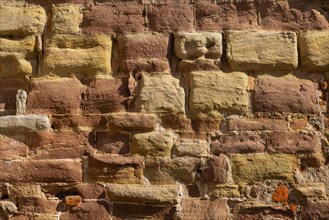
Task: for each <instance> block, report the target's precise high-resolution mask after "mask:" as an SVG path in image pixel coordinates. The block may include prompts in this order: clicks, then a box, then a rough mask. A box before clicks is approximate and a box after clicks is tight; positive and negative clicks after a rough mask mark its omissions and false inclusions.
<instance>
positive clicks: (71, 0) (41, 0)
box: [26, 0, 94, 6]
mask: <svg viewBox="0 0 329 220" xmlns="http://www.w3.org/2000/svg"><path fill="white" fill-rule="evenodd" d="M26 2H28V3H30V4H37V5H42V6H51V5H52V4H61V3H68V4H82V5H85V6H88V5H94V1H93V0H46V1H45V0H26Z"/></svg>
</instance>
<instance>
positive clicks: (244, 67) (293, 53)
mask: <svg viewBox="0 0 329 220" xmlns="http://www.w3.org/2000/svg"><path fill="white" fill-rule="evenodd" d="M226 38H227V59H228V61H229V63H230V66H231V67H232V69H233V70H241V71H260V70H281V71H283V70H294V69H295V68H296V67H297V64H298V53H297V36H296V34H295V33H293V32H274V31H263V30H261V31H254V30H251V31H250V30H248V31H228V32H227V34H226Z"/></svg>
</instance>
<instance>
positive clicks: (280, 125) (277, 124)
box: [227, 118, 288, 131]
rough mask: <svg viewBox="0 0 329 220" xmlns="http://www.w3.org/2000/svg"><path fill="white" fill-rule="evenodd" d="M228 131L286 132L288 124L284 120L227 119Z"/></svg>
mask: <svg viewBox="0 0 329 220" xmlns="http://www.w3.org/2000/svg"><path fill="white" fill-rule="evenodd" d="M227 127H228V130H229V131H263V130H274V131H276V130H288V122H287V121H286V120H284V119H269V118H255V119H247V118H228V122H227Z"/></svg>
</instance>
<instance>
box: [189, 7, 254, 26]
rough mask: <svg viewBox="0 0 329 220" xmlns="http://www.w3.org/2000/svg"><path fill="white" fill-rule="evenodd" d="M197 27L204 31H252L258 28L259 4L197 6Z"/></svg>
mask: <svg viewBox="0 0 329 220" xmlns="http://www.w3.org/2000/svg"><path fill="white" fill-rule="evenodd" d="M195 14H196V15H195V16H196V26H197V29H198V30H202V31H220V30H228V29H252V28H257V27H258V21H257V17H258V16H257V4H256V3H253V2H235V3H233V2H221V3H217V4H216V3H214V4H209V2H207V1H199V2H198V3H197V4H196V5H195Z"/></svg>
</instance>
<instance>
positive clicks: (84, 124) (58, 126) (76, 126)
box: [50, 114, 106, 131]
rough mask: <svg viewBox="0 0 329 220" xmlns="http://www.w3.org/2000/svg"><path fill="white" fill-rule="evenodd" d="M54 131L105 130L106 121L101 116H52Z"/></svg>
mask: <svg viewBox="0 0 329 220" xmlns="http://www.w3.org/2000/svg"><path fill="white" fill-rule="evenodd" d="M50 121H51V126H52V129H54V130H79V131H81V130H82V131H83V130H93V129H94V128H95V129H97V130H105V129H106V119H105V117H104V116H102V115H100V114H88V115H80V114H79V115H78V114H75V115H72V114H69V115H61V114H58V115H51V118H50Z"/></svg>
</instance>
